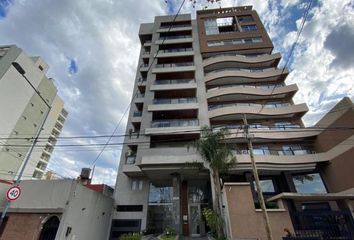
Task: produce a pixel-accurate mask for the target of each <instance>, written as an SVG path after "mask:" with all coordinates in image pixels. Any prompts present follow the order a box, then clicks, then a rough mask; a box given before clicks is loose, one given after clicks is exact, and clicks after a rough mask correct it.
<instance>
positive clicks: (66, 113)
mask: <svg viewBox="0 0 354 240" xmlns="http://www.w3.org/2000/svg"><path fill="white" fill-rule="evenodd" d="M60 115H61V116H62V117H64V118H67V116H68V112H67V111H66V110H65V109H64V108H63V109H62V110H61V111H60Z"/></svg>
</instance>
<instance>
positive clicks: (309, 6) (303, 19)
mask: <svg viewBox="0 0 354 240" xmlns="http://www.w3.org/2000/svg"><path fill="white" fill-rule="evenodd" d="M312 2H313V0H310V1H309V4H308V5H307V7H306V10H305V13H304V15H303V18H302V21H301V25H300V28H299V30H298V32H297V35H296V38H295V41H294V43H293V45H292V47H291V49H290V54H289V56H288V59H287V61H286V62H285V65H284V66H283V69H282V71H281V74H280V75H282V74H283V73H284V71H285V69H286V67H287V65H288V64H289V62H290V60H291V56H292V54H293V52H294V50H295V47H296V45H297V42H298V40H299V38H300V35H301V33H302V30H303V28H304V26H305V22H306V19H307V16H308V13H309V11H310V8H311V5H312ZM275 88H276V85H274V86H273V88H272V91H271V93H270V95H272V94H273V92H274V90H275ZM263 108H264V105H263V106H262V108H261V109H260V110H259V112H258V113H260V112H261V111H262V110H263Z"/></svg>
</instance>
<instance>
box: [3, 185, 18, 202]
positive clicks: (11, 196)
mask: <svg viewBox="0 0 354 240" xmlns="http://www.w3.org/2000/svg"><path fill="white" fill-rule="evenodd" d="M20 195H21V188H20V186H12V187H10V188H9V190H7V192H6V199H7V200H8V201H15V200H17V199H18V198H19V197H20Z"/></svg>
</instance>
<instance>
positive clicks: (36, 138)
mask: <svg viewBox="0 0 354 240" xmlns="http://www.w3.org/2000/svg"><path fill="white" fill-rule="evenodd" d="M12 66H13V67H14V68H15V69H16V70H17V72H18V73H19V74H21V76H22V77H23V78H24V79H25V80H26V81H27V83H28V84H29V85H30V86H31V88H32V89H33V90H34V91H35V93H36V94H37V95H38V96H39V97H40V98H41V99H42V101H43V102H44V103H45V105H46V106H47V107H48V111H47V112H46V114H45V116H44V119H43V121H42V123H41V125H40V126H39V128H38V130H37V133H36V136H35V138H34V140H33V142H32V145H31V148H30V149H29V151H28V153H27V155H26V158H25V160H24V163H23V164H22V167H21V169H20V173H19V174H18V176H17V179H16V180H15V181H14V184H13V185H18V184H19V183H20V181H21V177H22V174H23V172H24V170H25V168H26V166H27V163H28V161H29V159H30V157H31V154H32V152H33V149H34V147H35V145H36V144H37V142H38V138H39V136H40V134H41V132H42V129H43V126H44V124H45V122H46V121H47V118H48V115H49V113H50V110H51V109H52V107H51V106H50V105H49V104H48V103H47V101H46V100H45V99H44V98H43V97H42V96H41V94H40V92H38V90H37V89H36V88H35V87H34V86H33V84H32V83H31V82H30V81H29V80H28V79H27V77H26V76H25V73H26V71H25V70H24V69H23V68H22V67H21V65H20V64H19V63H17V62H12ZM10 204H11V202H10V201H9V200H7V202H6V206H5V208H4V210H3V212H2V214H1V218H0V227H1V225H2V223H3V221H4V218H5V216H6V212H7V211H8V209H9V207H10Z"/></svg>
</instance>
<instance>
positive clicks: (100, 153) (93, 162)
mask: <svg viewBox="0 0 354 240" xmlns="http://www.w3.org/2000/svg"><path fill="white" fill-rule="evenodd" d="M185 1H186V0H183V1H182V3H181V6H180V7H179V9H178V11H177V13H176V15H175V16H174V18H173V20H172V23H174V22H175V21H176V19H177V16H178V14H179V12H180V11H181V9H182V7H183V5H184V3H185ZM171 28H172V24H171V25H170V27H169V28H168V31H167V32H170V30H171ZM165 40H166V38H164V39H163V40H162V43H161V45H163V44H164V42H165ZM159 51H160V48H159V49H158V50H157V52H156V54H155V56H154V57H153V59H152V61H151V64H150V66H149V67H148V69H147V73H148V72H149V71H150V69H151V67H152V65H153V64H154V61H155V59H156V58H157V55H158V53H159ZM142 84H143V81H142V82H141V83H140V84H139V86H142ZM139 86H138V87H137V89H136V91H135V93H134V95H133V97H132V100H131V101H130V103H129V104H128V107H127V108H126V110H125V111H124V113H123V115H122V117H121V118H120V120H119V121H118V124H117V125H116V127H115V129H114V131H113V133H112V135H111V137H109V139H108V140H107V142H106V144H108V143H109V142H110V141H111V139H112V137H113V135H114V134H115V132H116V131H117V129H118V127H119V125H120V123H121V122H122V120H123V118H124V116H125V115H126V114H127V112H128V110H129V109H130V106H131V104H132V103H133V101H134V98H135V97H136V96H137V94H138V91H139ZM105 149H106V145H103V148H102V150H101V151H100V152H99V154H98V155H97V157H96V158H95V159H94V160H93V161H92V163H91V167H92V166H93V165H94V164H95V163H96V162H97V160H98V159H99V158H100V156H101V155H102V153H103V152H104V150H105Z"/></svg>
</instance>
